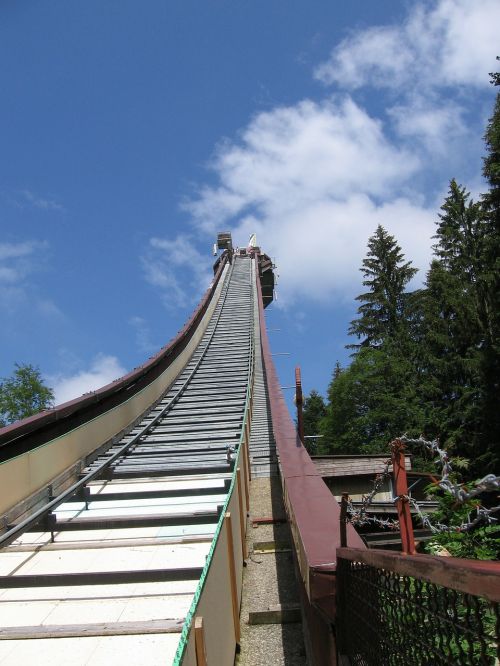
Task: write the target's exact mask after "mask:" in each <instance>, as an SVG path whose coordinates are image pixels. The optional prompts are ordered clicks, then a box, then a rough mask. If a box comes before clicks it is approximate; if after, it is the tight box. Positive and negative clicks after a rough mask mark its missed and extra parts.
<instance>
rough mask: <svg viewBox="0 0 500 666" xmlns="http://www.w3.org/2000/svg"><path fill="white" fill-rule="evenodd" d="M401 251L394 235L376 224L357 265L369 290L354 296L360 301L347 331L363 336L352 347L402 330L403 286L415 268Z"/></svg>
mask: <svg viewBox="0 0 500 666" xmlns="http://www.w3.org/2000/svg"><path fill="white" fill-rule="evenodd" d="M403 256H404V255H403V253H402V251H401V248H400V247H399V245H398V244H397V242H396V240H395V238H394V237H393V236H391V235H389V234H388V233H387V231H386V230H385V229H384V228H383V227H382V226H381V225H379V226H378V227H377V230H376V231H375V233H374V235H373V236H372V237H371V238H370V239H369V240H368V254H367V257H366V259H363V266H362V268H361V269H360V270H361V271H362V273H363V277H364V280H363V286H365V287H369V291H367V292H365V293H364V294H360V295H359V296H357V297H356V300H357V301H360V302H361V305H360V306H359V308H358V315H359V317H358V318H357V319H354V320H353V321H352V322H351V326H350V328H349V334H350V335H356V336H357V337H358V338H363V340H362V342H361V343H360V344H359V345H349V346H350V347H352V348H355V349H357V348H359V347H372V348H376V347H379V346H380V345H381V344H383V343H384V341H385V340H387V339H388V338H394V337H396V336H397V335H398V334H400V333H402V328H403V327H404V321H405V303H406V298H405V287H406V285H407V284H408V282H409V281H410V280H411V278H412V277H413V276H414V275H415V273H416V272H417V269H416V268H412V266H411V262H410V261H408V262H405V263H403Z"/></svg>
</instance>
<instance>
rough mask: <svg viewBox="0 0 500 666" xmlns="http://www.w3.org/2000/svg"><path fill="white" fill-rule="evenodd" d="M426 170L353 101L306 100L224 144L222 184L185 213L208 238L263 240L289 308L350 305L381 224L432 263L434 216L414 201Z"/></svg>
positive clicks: (265, 116)
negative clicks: (225, 234) (227, 233)
mask: <svg viewBox="0 0 500 666" xmlns="http://www.w3.org/2000/svg"><path fill="white" fill-rule="evenodd" d="M420 168H421V164H420V161H419V159H418V158H417V157H416V156H415V155H411V154H409V152H408V151H406V150H405V149H400V148H398V147H397V146H396V145H394V144H393V143H392V142H391V141H390V140H389V139H388V138H387V137H386V135H385V134H384V131H383V126H382V124H381V123H380V122H379V121H378V120H376V119H374V118H372V117H370V116H369V115H368V113H367V112H366V111H364V110H363V109H361V108H360V107H359V106H358V105H357V104H355V102H354V101H353V100H352V99H351V98H349V97H341V98H336V99H329V100H326V101H323V102H321V103H315V102H312V101H310V100H306V101H301V102H299V103H298V104H297V105H295V106H291V107H282V108H278V109H275V110H273V111H270V112H265V113H261V114H259V115H258V116H256V117H255V118H254V119H253V120H252V122H251V123H250V124H249V126H248V127H247V128H246V129H245V130H244V131H243V132H242V133H241V136H240V140H239V141H235V142H228V141H226V142H225V143H224V144H223V145H222V146H219V148H218V150H217V152H216V155H215V158H214V160H213V163H212V169H213V171H215V173H216V175H217V178H218V182H217V184H216V185H215V186H214V187H213V188H208V187H204V188H202V189H201V190H200V192H199V195H198V197H197V198H195V199H194V200H193V201H192V202H191V204H190V205H189V206H187V208H188V209H189V210H190V212H191V215H192V219H193V221H194V223H195V224H196V225H197V226H198V227H199V228H200V229H202V230H205V231H207V232H208V231H210V232H212V233H213V232H214V231H216V230H217V228H220V227H221V225H222V226H229V227H231V228H232V230H233V235H234V240H235V243H236V244H245V243H246V241H247V239H248V237H249V235H250V234H251V233H252V232H256V233H257V239H258V241H259V239H261V242H262V243H263V245H264V247H265V250H266V252H267V253H269V254H270V255H271V256H273V257H275V258H276V262H277V264H278V268H279V273H280V276H281V283H280V284H281V286H280V297H281V299H280V300H281V303H282V304H287V303H290V302H293V301H294V300H296V299H297V298H300V297H301V296H307V298H310V299H312V300H325V299H329V298H331V297H332V296H334V295H335V297H336V298H346V299H350V298H352V296H353V295H354V294H355V293H356V290H357V289H358V288H359V277H358V268H359V266H360V264H361V261H362V259H363V257H364V256H365V254H366V242H367V239H368V237H369V236H370V235H371V234H372V233H373V232H374V230H375V228H376V227H377V225H378V224H383V225H384V226H385V227H386V228H387V229H388V230H389V231H390V232H391V233H394V234H395V235H396V237H397V238H398V240H399V241H400V242H401V244H402V246H403V249H404V250H406V252H407V254H408V256H409V257H411V258H412V259H414V260H415V261H416V263H417V265H421V266H423V267H425V265H426V264H427V262H428V259H429V247H430V237H431V235H432V233H433V213H432V211H430V210H428V209H426V208H425V207H422V205H421V203H420V201H419V200H418V199H415V197H413V198H410V197H409V196H408V194H407V183H408V180H409V179H411V177H412V176H413V174H415V172H417V171H418V170H419V169H420Z"/></svg>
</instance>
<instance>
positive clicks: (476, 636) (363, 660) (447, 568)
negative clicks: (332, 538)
mask: <svg viewBox="0 0 500 666" xmlns="http://www.w3.org/2000/svg"><path fill="white" fill-rule="evenodd" d="M337 561H338V565H337V621H338V629H337V637H338V646H339V654H340V655H342V656H344V657H348V659H349V663H350V664H353V665H359V666H372V665H373V666H392V665H398V666H399V665H401V666H411V665H412V664H415V666H417V665H418V666H424V665H429V666H430V665H431V664H432V665H433V666H434V665H439V664H453V665H455V664H464V665H465V664H466V665H467V666H470V665H474V664H481V665H483V664H484V665H486V664H487V665H490V664H498V663H499V660H500V647H499V639H498V636H499V630H500V616H499V609H498V603H499V602H500V563H498V562H480V561H477V560H464V559H458V558H451V557H450V558H449V557H437V556H432V555H405V554H401V553H394V552H392V551H384V550H377V551H370V550H368V551H367V550H360V549H356V548H339V549H337Z"/></svg>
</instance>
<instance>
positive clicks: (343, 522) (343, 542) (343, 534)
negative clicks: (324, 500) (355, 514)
mask: <svg viewBox="0 0 500 666" xmlns="http://www.w3.org/2000/svg"><path fill="white" fill-rule="evenodd" d="M348 498H349V495H348V494H347V493H342V500H341V502H340V547H341V548H347V502H348Z"/></svg>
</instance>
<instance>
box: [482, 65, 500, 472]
mask: <svg viewBox="0 0 500 666" xmlns="http://www.w3.org/2000/svg"><path fill="white" fill-rule="evenodd" d="M499 59H500V58H497V60H499ZM491 79H492V80H491V82H492V84H493V85H495V86H500V73H492V74H491ZM485 142H486V148H487V155H486V157H485V158H484V168H483V175H484V177H485V178H486V180H487V181H488V183H489V191H488V192H487V193H486V194H484V195H483V200H482V203H483V210H484V214H485V218H486V231H485V239H484V254H483V258H484V270H483V272H482V275H481V289H482V293H483V294H484V302H485V305H486V307H485V309H486V315H487V316H486V317H485V324H486V325H485V332H486V336H485V344H484V349H483V354H482V377H483V390H484V398H483V403H482V407H483V421H484V424H485V439H486V440H488V441H485V442H484V446H483V447H482V448H483V453H482V454H481V458H482V460H483V461H484V466H485V467H486V468H487V469H488V470H489V471H492V470H493V469H495V470H496V469H498V467H499V466H500V408H499V397H498V396H499V394H500V93H498V94H497V96H496V101H495V106H494V109H493V115H492V117H491V118H490V121H489V124H488V127H487V129H486V135H485Z"/></svg>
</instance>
